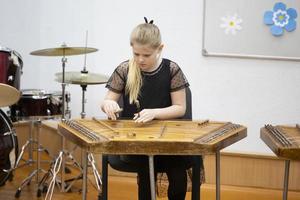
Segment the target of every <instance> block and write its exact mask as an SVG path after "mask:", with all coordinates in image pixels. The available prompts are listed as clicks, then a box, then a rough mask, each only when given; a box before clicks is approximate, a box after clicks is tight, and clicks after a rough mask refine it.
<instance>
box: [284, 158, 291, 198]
mask: <svg viewBox="0 0 300 200" xmlns="http://www.w3.org/2000/svg"><path fill="white" fill-rule="evenodd" d="M289 173H290V160H285V170H284V182H283V200H287V197H288V187H289Z"/></svg>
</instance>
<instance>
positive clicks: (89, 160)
mask: <svg viewBox="0 0 300 200" xmlns="http://www.w3.org/2000/svg"><path fill="white" fill-rule="evenodd" d="M81 73H83V74H87V73H88V71H86V69H85V68H84V69H83V71H81ZM80 86H81V88H82V111H81V119H84V118H85V116H86V113H85V103H86V99H85V92H86V90H87V85H85V84H82V85H80ZM76 147H77V146H76ZM76 147H75V148H76ZM74 150H75V149H74ZM81 153H82V164H81V166H82V167H80V169H81V174H80V175H78V176H77V177H75V178H72V179H69V180H66V182H69V181H72V182H71V183H70V185H69V187H70V186H71V185H73V183H74V182H75V181H77V180H79V179H82V190H83V191H82V195H83V199H85V198H86V196H85V195H86V192H87V180H88V179H87V167H88V165H90V166H91V167H92V171H93V175H94V178H95V182H96V185H94V187H95V188H96V189H97V190H98V194H99V196H98V197H100V194H101V185H102V181H101V176H100V174H99V172H98V170H97V167H96V162H95V159H94V156H93V154H92V153H88V152H87V151H86V150H84V149H82V152H81ZM89 181H91V180H89Z"/></svg>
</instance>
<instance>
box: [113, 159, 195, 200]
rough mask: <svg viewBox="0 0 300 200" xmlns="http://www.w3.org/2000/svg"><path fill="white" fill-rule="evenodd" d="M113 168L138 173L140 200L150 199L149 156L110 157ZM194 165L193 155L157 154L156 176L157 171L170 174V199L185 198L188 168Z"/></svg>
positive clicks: (155, 160) (155, 161) (181, 199)
mask: <svg viewBox="0 0 300 200" xmlns="http://www.w3.org/2000/svg"><path fill="white" fill-rule="evenodd" d="M108 160H109V163H110V165H111V166H112V168H114V169H117V170H120V171H126V172H137V173H138V186H139V187H138V197H139V200H150V199H151V192H150V177H149V160H148V156H140V155H139V156H135V155H134V156H132V155H130V156H127V155H126V156H118V155H117V156H115V155H110V156H109V157H108ZM191 166H192V156H155V157H154V169H155V178H156V175H157V172H166V174H167V176H168V182H169V188H168V198H169V200H184V199H185V195H186V188H187V173H186V169H188V168H190V167H191Z"/></svg>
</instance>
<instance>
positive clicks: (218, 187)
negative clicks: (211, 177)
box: [216, 151, 221, 200]
mask: <svg viewBox="0 0 300 200" xmlns="http://www.w3.org/2000/svg"><path fill="white" fill-rule="evenodd" d="M220 182H221V181H220V151H217V152H216V200H220V189H221V187H220Z"/></svg>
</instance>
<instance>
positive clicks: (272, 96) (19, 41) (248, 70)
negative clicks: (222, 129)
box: [0, 0, 300, 153]
mask: <svg viewBox="0 0 300 200" xmlns="http://www.w3.org/2000/svg"><path fill="white" fill-rule="evenodd" d="M2 4H4V5H2V9H1V12H0V16H1V18H0V19H1V20H0V26H1V31H0V44H1V45H2V46H6V47H9V48H12V49H15V50H16V51H18V52H19V53H21V54H22V56H23V61H24V69H23V71H24V74H23V76H22V82H21V88H22V89H28V88H40V89H46V90H56V91H57V90H61V86H60V84H59V83H57V82H55V81H54V79H55V76H54V74H55V73H57V72H61V70H62V67H61V58H60V57H37V56H31V55H29V53H30V52H31V51H34V50H39V49H44V48H52V47H58V46H60V45H61V44H62V43H63V42H65V43H66V44H67V45H69V46H84V45H85V33H86V30H88V33H89V39H88V46H90V47H94V48H98V49H99V51H98V52H95V53H92V54H88V55H87V68H88V70H89V71H90V72H94V73H102V74H106V75H110V74H111V73H112V71H113V70H114V68H115V67H116V66H117V65H118V64H119V63H120V62H121V61H123V60H125V59H127V58H128V57H129V56H130V55H131V49H130V47H129V42H128V39H129V34H130V31H131V30H132V28H133V27H134V26H135V25H137V24H138V23H141V22H143V17H144V16H147V17H148V18H149V19H154V22H155V24H157V25H158V26H159V27H160V29H161V32H162V36H163V41H164V43H165V49H164V57H167V58H170V59H173V60H174V61H176V62H177V63H178V64H179V65H180V66H181V68H182V69H183V71H184V72H185V74H186V76H187V77H188V79H189V82H190V84H191V89H192V92H193V117H194V119H210V120H217V121H232V122H234V123H241V124H243V125H246V126H247V127H248V137H247V138H246V139H244V140H242V141H240V142H238V143H236V144H234V145H232V146H230V147H228V148H227V149H226V150H227V151H243V152H260V153H270V150H269V149H268V148H267V147H266V145H265V144H264V143H263V142H261V140H260V138H259V129H260V127H262V126H263V125H264V124H266V123H272V124H295V123H299V116H300V104H299V99H300V89H299V88H300V79H299V74H300V64H299V63H297V62H287V61H270V60H246V59H228V58H214V57H203V56H202V55H201V47H202V17H203V16H202V1H199V0H186V1H172V0H164V1H161V0H152V1H141V0H129V1H123V0H106V1H104V0H103V1H99V0H76V1H71V0H51V1H39V0H27V1H17V0H9V1H5V2H3V3H2ZM298 21H299V20H298ZM83 62H84V56H82V55H80V56H70V57H68V63H67V67H66V71H80V70H81V69H82V68H83ZM67 91H69V92H70V93H71V109H72V116H73V117H80V112H81V88H80V86H78V85H69V86H67ZM105 91H106V89H105V88H104V85H95V86H88V89H87V104H86V112H87V116H88V117H91V116H104V115H103V113H101V111H100V109H99V102H100V101H101V100H102V99H103V96H104V94H105Z"/></svg>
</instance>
